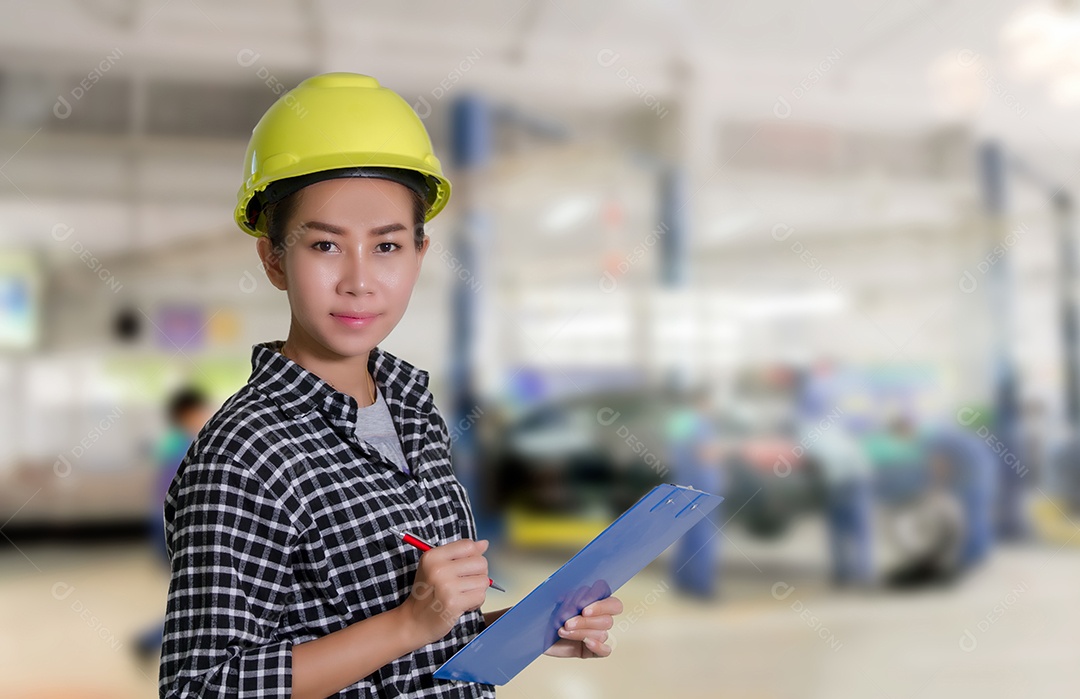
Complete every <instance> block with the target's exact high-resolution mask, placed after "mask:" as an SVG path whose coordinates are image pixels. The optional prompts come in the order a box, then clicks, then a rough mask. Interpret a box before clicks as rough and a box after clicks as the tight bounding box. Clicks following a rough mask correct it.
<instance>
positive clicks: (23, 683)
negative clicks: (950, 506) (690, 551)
mask: <svg viewBox="0 0 1080 699" xmlns="http://www.w3.org/2000/svg"><path fill="white" fill-rule="evenodd" d="M819 534H820V532H819V531H818V530H815V528H814V525H812V524H811V525H807V526H806V527H804V528H803V529H802V531H800V532H798V533H797V534H796V535H794V536H792V537H791V538H789V539H786V540H785V541H782V542H779V543H761V542H753V541H750V540H748V539H745V538H744V537H740V536H737V535H736V534H734V533H733V534H732V539H731V540H730V541H725V542H724V545H725V546H726V548H725V551H724V571H725V577H724V581H725V585H724V597H723V599H722V600H720V601H718V602H711V603H701V602H692V601H689V600H685V599H681V598H680V597H679V596H678V595H677V594H676V593H675V592H674V591H673V590H672V589H671V586H670V582H669V580H670V578H669V576H668V571H667V569H666V567H665V565H664V560H663V559H661V561H660V562H658V563H657V564H656V565H654V566H651V567H650V568H648V569H646V570H645V571H643V572H642V573H641V574H640V575H639V576H638V577H637V578H635V579H634V580H633V581H631V582H630V583H629V584H627V585H626V586H625V587H623V588H622V589H621V590H620V591H619V592H618V596H619V597H620V598H622V599H623V601H624V603H625V604H626V607H627V611H626V613H624V615H622V618H621V620H619V621H620V624H619V627H617V629H616V630H615V632H614V633H613V638H612V643H613V644H614V646H615V651H614V653H613V655H612V657H610V658H607V659H603V660H592V661H570V660H559V659H554V658H541V659H539V660H538V661H536V662H535V663H533V664H532V665H531V666H530V667H529V668H527V669H526V670H525V671H524V672H523V673H522V674H521V675H519V676H518V677H516V678H515V679H514V680H513V681H512V682H511V683H510V684H508V685H506V686H504V687H501V688H500V689H499V691H498V694H499V696H500V697H503V698H505V699H547V698H551V697H555V698H563V699H578V698H582V699H584V698H586V697H588V698H592V697H600V698H604V697H638V696H640V697H655V696H672V695H676V696H679V697H685V698H690V697H721V696H722V697H747V698H754V699H761V698H772V697H776V698H780V697H799V698H803V697H823V698H824V697H828V698H829V699H844V698H847V697H852V698H858V699H864V698H866V697H896V698H900V697H904V698H910V699H914V698H916V697H918V698H919V699H934V698H936V697H941V698H942V699H945V698H947V699H964V698H966V697H1002V698H1005V697H1009V698H1010V699H1011V698H1013V697H1020V696H1024V697H1073V696H1076V692H1077V688H1078V687H1080V663H1078V662H1077V658H1080V640H1078V637H1077V634H1076V631H1075V630H1076V629H1077V628H1080V604H1077V598H1078V594H1077V592H1076V589H1077V584H1076V583H1077V581H1078V580H1080V551H1078V550H1077V549H1074V548H1071V547H1063V548H1058V547H1057V545H1054V546H1041V545H1031V546H1029V547H1024V548H1006V549H1001V550H999V551H997V552H996V553H995V555H994V557H993V559H992V560H991V562H990V563H989V564H988V565H986V566H985V567H984V568H983V569H981V570H979V571H977V572H976V573H975V574H973V575H972V576H971V577H969V578H968V579H966V580H964V581H963V582H962V583H961V584H959V585H958V586H956V587H955V588H952V589H949V590H942V591H934V592H924V593H908V594H886V593H882V592H868V593H837V592H833V591H830V590H829V589H828V588H827V587H826V586H825V585H824V584H823V580H824V569H823V565H822V561H821V553H820V546H819V542H820V539H818V538H817V537H818V535H819ZM736 547H738V549H736ZM20 548H21V550H15V549H14V548H12V547H11V546H8V547H7V548H6V549H4V550H3V551H2V552H0V696H2V697H34V698H36V699H40V698H43V697H65V698H71V699H76V698H82V697H112V698H114V699H127V698H129V697H130V698H132V699H134V698H136V697H138V698H144V697H146V698H148V697H154V696H156V681H157V667H156V658H155V659H151V661H150V662H148V663H145V664H140V663H138V662H137V661H136V660H135V658H134V653H133V649H132V642H131V639H132V636H133V635H134V634H135V633H136V632H137V631H138V630H140V629H141V628H143V627H144V626H145V625H146V624H149V623H152V622H153V621H154V620H155V618H156V617H157V616H158V615H159V614H160V610H161V608H162V606H163V604H164V597H165V592H166V590H167V586H168V581H167V577H166V573H165V571H164V570H163V569H161V568H160V567H159V565H158V563H157V561H156V560H155V558H154V557H153V555H152V552H151V551H150V550H149V549H148V548H146V547H143V546H139V545H134V544H133V545H112V546H95V547H90V548H86V547H83V548H71V547H54V546H34V547H25V546H24V547H20ZM563 560H565V556H564V557H562V558H559V557H557V556H546V557H536V556H525V555H523V554H513V553H511V552H504V553H502V554H501V555H500V563H501V564H500V565H499V566H498V567H493V568H492V575H493V577H495V578H497V579H498V580H499V581H500V582H502V583H503V584H504V585H506V586H507V587H508V593H507V595H506V596H505V597H504V598H503V599H506V600H507V603H508V604H509V603H512V602H513V601H516V600H517V599H520V597H521V596H523V595H524V594H525V593H526V592H527V591H528V590H529V589H531V587H532V586H533V585H535V584H536V583H538V582H540V581H541V580H543V579H544V578H545V577H547V575H548V574H549V573H550V572H551V571H552V570H553V569H554V568H555V567H558V565H559V564H560V563H561V562H562V561H563ZM492 595H498V593H495V592H493V593H492ZM499 596H500V597H501V595H499ZM489 600H490V602H491V604H490V605H489V607H490V608H498V607H499V606H503V605H500V604H498V603H497V602H498V601H497V599H496V597H495V596H492V597H490V598H489Z"/></svg>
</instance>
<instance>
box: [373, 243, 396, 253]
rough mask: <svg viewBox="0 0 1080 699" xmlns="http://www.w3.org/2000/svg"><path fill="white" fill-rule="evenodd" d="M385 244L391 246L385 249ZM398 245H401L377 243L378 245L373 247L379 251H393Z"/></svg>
mask: <svg viewBox="0 0 1080 699" xmlns="http://www.w3.org/2000/svg"><path fill="white" fill-rule="evenodd" d="M387 245H389V246H391V247H390V248H389V249H386V248H385V246H387ZM400 247H401V246H400V245H398V244H397V243H379V245H378V246H377V247H376V248H375V249H376V250H378V251H379V252H393V251H394V250H396V249H398V248H400Z"/></svg>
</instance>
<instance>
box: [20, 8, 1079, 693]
mask: <svg viewBox="0 0 1080 699" xmlns="http://www.w3.org/2000/svg"><path fill="white" fill-rule="evenodd" d="M5 9H6V10H7V11H6V12H5V13H4V14H5V17H4V21H3V22H2V23H0V347H2V350H0V352H2V354H0V395H2V397H3V398H2V401H0V534H2V535H3V536H2V539H0V694H2V695H3V696H5V697H9V696H11V697H132V698H134V697H151V696H155V693H156V681H157V648H156V647H155V644H154V641H153V635H154V631H155V625H159V624H160V619H161V617H162V615H163V613H164V603H165V596H166V591H167V588H168V569H167V567H166V564H165V562H164V559H163V558H162V556H161V553H160V550H159V549H160V532H158V531H157V530H156V529H155V526H158V523H159V521H160V516H161V502H160V497H161V493H162V490H163V488H164V487H166V486H167V484H168V480H169V477H170V473H171V470H175V468H176V464H177V463H178V461H179V458H181V457H182V455H183V453H184V450H185V449H186V445H187V442H188V440H189V439H190V435H191V434H192V433H193V431H197V430H198V427H199V426H200V425H201V424H202V420H203V419H205V415H206V414H207V412H206V411H209V412H211V413H212V412H213V411H214V410H216V409H217V408H218V407H219V406H220V405H221V403H222V402H223V401H224V400H225V399H226V398H228V397H229V396H230V395H231V394H232V393H233V392H235V391H236V390H238V389H239V388H240V387H241V386H242V385H243V384H244V383H245V381H246V380H247V377H248V375H249V372H250V369H251V365H250V359H251V346H252V345H253V344H254V343H257V342H262V341H266V340H271V339H284V337H285V335H286V333H287V330H288V321H289V311H288V304H287V299H286V298H285V295H284V294H283V293H281V292H278V291H277V290H276V289H274V288H273V287H272V286H271V285H270V284H269V282H268V281H267V280H266V278H265V276H264V274H263V271H262V270H261V268H260V266H259V261H258V257H257V255H256V253H255V245H254V240H253V239H251V238H249V237H248V236H246V235H244V234H243V233H241V232H240V231H239V230H238V229H237V228H236V227H235V224H234V223H233V221H232V208H233V206H234V203H235V192H236V190H237V189H238V187H239V185H240V172H241V159H242V157H243V152H244V147H245V145H246V142H247V138H248V136H249V134H250V131H251V128H252V127H253V125H254V124H255V122H256V121H257V120H258V118H259V116H260V115H261V114H262V113H263V111H264V110H265V109H266V108H267V107H268V106H269V105H270V104H271V103H272V102H273V101H274V100H275V99H276V98H277V97H279V96H280V95H281V94H283V93H284V92H285V91H286V90H287V89H289V88H291V87H293V86H295V85H296V84H297V83H298V82H299V81H300V80H302V79H303V78H305V77H307V76H309V75H312V74H316V73H321V72H326V71H330V70H348V71H355V72H362V73H367V74H371V75H374V76H376V77H377V78H378V79H379V80H380V82H381V83H382V84H384V85H386V86H388V87H390V88H392V89H394V90H395V91H397V92H399V93H400V94H401V95H403V96H404V97H405V98H406V99H407V100H408V101H409V102H410V103H411V104H413V106H414V108H415V109H416V111H417V113H418V114H419V115H420V116H421V117H422V118H423V120H424V122H425V124H426V125H427V127H428V130H429V131H430V133H431V135H432V138H433V140H434V142H435V147H436V152H437V153H439V154H440V157H441V158H442V161H443V163H444V167H445V168H446V169H447V170H448V172H449V176H450V179H451V180H452V181H453V183H454V188H455V189H454V196H453V198H452V199H451V202H450V205H449V208H448V209H447V211H446V212H445V213H443V214H442V215H441V216H439V217H438V218H437V219H436V220H435V221H434V223H433V224H432V225H431V226H430V227H429V233H430V235H431V237H432V248H431V250H430V252H429V255H428V257H427V261H426V263H425V268H424V270H423V273H422V275H421V279H420V282H419V283H418V286H417V288H416V291H415V293H414V295H413V297H412V302H411V305H410V309H409V311H408V312H407V313H406V316H405V318H404V320H403V321H402V322H401V324H400V325H399V326H398V327H397V329H396V330H395V331H394V333H393V334H392V335H391V336H390V337H388V338H387V339H386V340H385V341H384V342H383V343H382V344H381V346H382V347H383V348H384V349H387V350H389V351H391V352H393V353H395V354H397V355H398V356H401V357H403V358H405V359H406V360H408V361H409V362H411V363H413V364H415V365H417V366H419V367H421V368H424V369H427V370H428V371H430V372H431V387H432V391H433V393H434V395H435V399H436V403H437V404H438V405H439V406H440V409H441V410H442V411H443V413H444V415H445V416H446V418H447V422H448V424H449V426H450V430H451V436H452V440H453V446H454V463H455V467H456V469H457V471H458V473H459V477H460V478H461V480H462V481H463V482H464V483H465V484H466V485H467V487H468V488H469V490H470V492H471V494H472V500H473V503H474V506H475V508H476V515H477V519H478V523H479V526H480V530H481V536H488V537H491V538H492V539H493V540H494V542H495V545H493V547H492V549H491V551H490V552H489V554H488V559H489V561H490V564H491V570H492V574H493V577H494V578H496V579H497V580H499V581H500V582H501V583H502V584H503V585H504V586H506V587H507V588H508V593H507V594H506V595H500V593H492V594H493V596H492V597H491V598H489V600H488V604H487V605H486V607H485V609H498V608H501V607H504V606H509V605H510V604H512V603H513V602H515V601H517V600H519V599H521V597H523V596H524V595H525V594H527V593H528V591H529V590H531V589H532V588H533V586H535V585H536V584H538V583H539V582H540V581H542V580H544V579H545V578H546V577H547V576H548V575H549V574H550V573H551V572H552V571H553V570H554V569H556V568H557V567H558V566H559V565H561V564H562V563H563V562H565V561H566V560H567V559H568V558H569V557H570V556H571V555H572V554H573V553H574V552H575V551H577V550H578V549H579V548H580V547H581V546H582V545H584V544H585V543H586V542H588V541H589V540H590V539H591V538H592V537H593V536H594V535H595V534H597V533H598V532H599V531H600V530H602V529H603V528H604V527H605V526H606V525H607V524H608V523H610V522H611V520H612V519H614V518H615V517H616V516H618V514H619V513H621V512H622V511H623V510H625V509H626V508H627V507H629V506H630V505H632V504H633V503H634V502H635V501H636V500H637V499H638V498H640V497H641V496H642V495H644V494H645V493H646V492H647V491H648V490H649V489H650V488H651V487H652V486H654V485H656V484H660V483H665V482H668V483H681V484H687V485H694V486H696V487H699V488H702V489H705V490H709V491H711V492H716V493H718V494H721V495H723V496H724V497H725V498H726V499H725V502H724V503H723V504H722V505H721V507H720V508H719V510H717V511H716V512H714V513H713V515H712V516H711V518H710V519H708V520H706V521H703V522H702V523H700V524H699V525H697V526H696V527H695V528H694V529H693V530H691V532H689V533H688V534H687V535H686V536H685V537H684V538H683V539H682V540H681V541H680V542H679V543H677V544H676V545H674V546H673V547H671V548H670V549H669V550H668V551H667V552H665V553H664V554H663V556H661V558H660V559H659V560H657V561H656V562H655V563H654V564H653V565H651V566H649V567H648V568H647V569H646V570H645V571H643V572H642V573H641V574H640V575H639V576H637V577H636V578H635V579H634V580H633V581H631V582H630V583H628V584H627V585H626V586H625V587H624V588H622V589H621V590H620V591H619V592H618V593H617V594H618V596H619V597H620V598H621V599H622V600H623V601H624V604H625V607H626V611H625V613H624V614H623V615H621V616H620V617H619V618H617V620H616V622H617V623H616V627H615V628H614V629H613V630H612V633H611V641H610V643H611V644H612V645H613V646H614V653H613V655H612V656H611V657H610V658H608V659H606V660H602V661H591V662H587V663H580V662H573V661H565V660H556V659H552V658H542V659H540V660H538V661H537V662H536V663H534V664H533V665H531V666H530V667H529V668H528V669H527V670H526V671H525V672H523V673H522V674H521V675H519V676H518V677H517V678H515V679H514V680H513V681H512V682H511V683H510V684H508V685H506V686H505V687H502V688H500V689H499V696H503V697H522V698H525V697H566V698H569V699H577V698H579V697H632V696H655V695H657V694H664V693H670V692H671V691H673V690H674V691H677V692H678V693H679V695H680V696H687V697H718V696H725V697H867V696H873V697H924V698H930V697H950V698H956V697H1015V696H1021V695H1023V696H1040V697H1043V696H1045V697H1050V696H1070V695H1071V692H1070V691H1069V689H1068V688H1069V687H1070V686H1071V687H1075V686H1076V685H1075V683H1076V681H1077V680H1080V671H1078V670H1077V666H1076V664H1075V658H1076V657H1077V652H1078V650H1080V648H1078V645H1080V644H1078V642H1077V640H1076V636H1075V633H1074V629H1075V628H1076V625H1077V623H1078V622H1080V609H1078V608H1077V606H1076V605H1075V603H1074V601H1075V590H1074V584H1073V582H1074V581H1075V580H1076V579H1077V574H1078V573H1080V552H1078V548H1077V547H1078V546H1080V537H1078V536H1077V531H1078V528H1077V525H1076V523H1077V522H1080V441H1078V436H1080V377H1078V375H1080V347H1078V343H1080V339H1078V338H1080V331H1078V324H1077V320H1078V316H1077V313H1078V310H1077V308H1076V298H1077V290H1078V286H1077V257H1076V250H1075V248H1076V228H1077V225H1076V224H1077V213H1076V204H1075V196H1076V194H1077V191H1078V188H1080V181H1078V179H1077V174H1078V173H1080V132H1078V131H1077V130H1076V128H1075V124H1076V120H1077V117H1078V116H1080V49H1078V48H1077V47H1078V46H1080V4H1078V3H1076V2H1072V1H1066V0H1061V1H1059V2H1006V1H999V0H990V1H985V0H984V1H983V2H975V1H974V0H956V1H953V2H940V1H932V0H895V1H888V0H886V1H883V2H882V1H876V2H873V3H859V2H851V1H850V0H827V1H821V2H815V3H799V2H794V1H793V0H755V1H754V2H748V1H740V2H715V3H713V2H702V1H700V0H698V1H690V0H686V1H683V2H658V1H653V2H623V3H614V2H598V3H571V2H566V1H565V0H559V1H558V2H556V1H548V0H531V1H530V0H512V1H511V2H480V3H469V4H467V5H460V6H459V5H450V6H448V5H447V4H445V3H435V2H415V3H410V4H408V5H404V4H393V5H386V6H372V5H368V4H363V5H361V4H356V3H349V2H341V1H340V0H325V1H321V2H282V1H279V0H264V1H262V2H252V1H245V2H233V3H212V2H208V1H207V0H175V1H172V2H170V1H165V2H160V1H159V0H146V1H139V0H96V1H93V2H91V1H89V0H86V1H83V2H76V1H74V0H71V1H62V0H48V1H41V2H35V3H19V4H16V3H10V2H9V3H6V5H5ZM494 595H499V596H498V597H497V598H496V597H494ZM1073 691H1075V690H1073Z"/></svg>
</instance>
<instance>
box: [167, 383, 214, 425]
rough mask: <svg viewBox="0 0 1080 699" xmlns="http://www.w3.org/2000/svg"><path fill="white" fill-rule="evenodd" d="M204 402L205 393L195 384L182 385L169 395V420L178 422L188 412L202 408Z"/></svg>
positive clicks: (205, 399)
mask: <svg viewBox="0 0 1080 699" xmlns="http://www.w3.org/2000/svg"><path fill="white" fill-rule="evenodd" d="M206 404H207V398H206V394H205V393H203V392H202V390H200V389H198V388H196V387H195V386H184V387H183V388H180V389H178V390H177V391H175V392H174V393H173V394H172V395H171V396H169V404H168V409H167V412H168V416H169V422H172V423H174V424H179V422H180V421H181V420H182V419H183V418H184V416H185V415H187V414H188V413H189V412H191V411H193V410H198V409H200V408H204V407H206Z"/></svg>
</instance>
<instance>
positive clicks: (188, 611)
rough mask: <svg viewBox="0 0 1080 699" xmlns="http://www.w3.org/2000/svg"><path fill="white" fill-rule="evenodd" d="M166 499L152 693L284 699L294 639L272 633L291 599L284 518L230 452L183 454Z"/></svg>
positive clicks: (288, 691) (289, 682) (287, 529)
mask: <svg viewBox="0 0 1080 699" xmlns="http://www.w3.org/2000/svg"><path fill="white" fill-rule="evenodd" d="M183 468H184V471H183V473H182V475H181V477H180V479H179V480H178V481H177V482H176V483H175V488H176V489H175V492H174V493H170V498H169V499H168V500H167V501H166V505H165V518H166V527H167V529H166V537H167V540H168V546H169V550H170V551H171V555H172V576H171V580H170V582H169V596H168V602H167V605H166V617H165V636H164V640H163V643H162V649H161V667H160V673H159V683H158V684H159V695H160V697H161V699H174V698H175V699H178V698H180V697H200V698H201V697H252V698H254V697H260V698H263V697H289V696H291V694H292V641H291V640H288V639H281V638H278V637H275V634H274V631H275V629H276V627H277V625H278V620H279V619H280V617H281V614H282V612H283V611H284V609H285V607H286V606H287V604H288V603H289V602H290V601H291V599H292V592H291V590H292V585H293V575H292V570H291V567H290V564H289V558H290V546H291V543H292V542H293V539H292V536H291V533H292V531H293V530H292V527H291V526H290V525H289V519H288V517H287V516H286V514H285V513H284V512H282V510H281V508H280V507H279V505H278V502H277V500H276V499H275V498H274V497H273V496H272V495H271V494H270V493H269V492H268V491H267V489H266V486H265V485H264V484H263V483H262V482H261V481H260V480H258V479H257V478H256V477H254V476H253V475H252V473H250V472H249V471H248V469H246V468H244V466H243V465H241V464H239V463H238V462H237V460H236V459H235V457H232V456H228V455H210V456H207V455H200V456H195V457H194V458H191V459H188V460H187V463H185V464H184V466H183Z"/></svg>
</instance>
